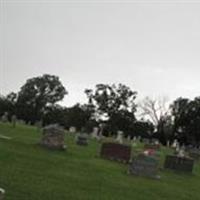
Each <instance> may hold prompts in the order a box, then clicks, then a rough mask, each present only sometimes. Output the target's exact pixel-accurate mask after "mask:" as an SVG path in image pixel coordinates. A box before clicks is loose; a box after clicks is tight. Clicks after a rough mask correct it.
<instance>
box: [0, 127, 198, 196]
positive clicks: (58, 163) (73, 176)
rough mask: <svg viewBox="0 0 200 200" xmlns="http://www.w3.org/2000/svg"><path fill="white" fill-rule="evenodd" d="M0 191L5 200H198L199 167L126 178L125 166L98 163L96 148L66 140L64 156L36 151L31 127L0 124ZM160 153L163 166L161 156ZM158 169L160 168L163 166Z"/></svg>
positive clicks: (37, 135) (93, 143) (36, 138)
mask: <svg viewBox="0 0 200 200" xmlns="http://www.w3.org/2000/svg"><path fill="white" fill-rule="evenodd" d="M0 135H3V136H7V137H10V139H6V138H0V187H2V188H4V189H5V190H6V200H132V199H135V200H168V199H170V200H177V199H178V200H198V199H200V193H199V188H200V163H199V162H198V163H196V165H195V169H194V172H193V174H183V173H175V172H173V171H168V170H162V171H161V172H160V175H161V179H160V180H152V179H147V178H142V177H135V176H129V175H127V165H124V164H119V163H115V162H113V161H107V160H103V159H101V158H99V156H98V152H99V149H100V144H99V143H98V142H96V141H90V143H89V146H87V147H82V146H77V145H76V144H75V142H74V137H73V136H69V135H67V136H66V145H67V151H61V152H60V151H50V150H46V149H44V148H42V147H40V146H39V145H38V142H39V141H40V137H41V133H39V132H38V131H37V129H36V128H35V127H30V126H24V125H17V127H16V128H12V127H11V125H9V124H2V123H0ZM167 151H169V150H166V149H164V148H163V149H162V152H161V157H162V160H163V158H164V156H165V153H166V152H167ZM161 166H162V162H161Z"/></svg>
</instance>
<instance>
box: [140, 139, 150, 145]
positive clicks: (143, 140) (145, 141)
mask: <svg viewBox="0 0 200 200" xmlns="http://www.w3.org/2000/svg"><path fill="white" fill-rule="evenodd" d="M142 142H143V143H144V144H150V139H148V138H143V139H142Z"/></svg>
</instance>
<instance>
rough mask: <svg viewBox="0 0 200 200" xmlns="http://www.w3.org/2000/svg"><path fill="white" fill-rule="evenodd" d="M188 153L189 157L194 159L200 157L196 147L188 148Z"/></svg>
mask: <svg viewBox="0 0 200 200" xmlns="http://www.w3.org/2000/svg"><path fill="white" fill-rule="evenodd" d="M188 154H189V156H190V157H191V158H193V159H195V160H199V159H200V149H197V148H193V149H189V150H188Z"/></svg>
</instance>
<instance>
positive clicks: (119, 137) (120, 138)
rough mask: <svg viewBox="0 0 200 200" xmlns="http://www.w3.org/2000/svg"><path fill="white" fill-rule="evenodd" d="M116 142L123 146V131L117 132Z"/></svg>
mask: <svg viewBox="0 0 200 200" xmlns="http://www.w3.org/2000/svg"><path fill="white" fill-rule="evenodd" d="M116 141H117V142H118V143H119V144H123V132H122V131H117V138H116Z"/></svg>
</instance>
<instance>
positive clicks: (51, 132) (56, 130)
mask: <svg viewBox="0 0 200 200" xmlns="http://www.w3.org/2000/svg"><path fill="white" fill-rule="evenodd" d="M64 135H65V133H64V129H63V128H61V127H60V126H58V125H57V124H53V125H49V126H46V127H44V128H43V135H42V140H41V145H42V146H44V147H47V148H49V149H58V150H65V149H66V146H65V143H64Z"/></svg>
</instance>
